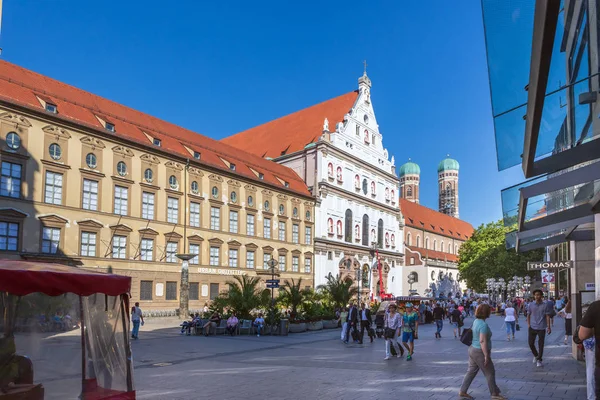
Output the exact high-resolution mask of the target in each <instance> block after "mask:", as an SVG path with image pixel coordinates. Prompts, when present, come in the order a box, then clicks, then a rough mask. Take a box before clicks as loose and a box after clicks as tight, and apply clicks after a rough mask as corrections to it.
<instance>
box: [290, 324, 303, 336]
mask: <svg viewBox="0 0 600 400" xmlns="http://www.w3.org/2000/svg"><path fill="white" fill-rule="evenodd" d="M300 332H306V323H304V322H300V323H290V333H300Z"/></svg>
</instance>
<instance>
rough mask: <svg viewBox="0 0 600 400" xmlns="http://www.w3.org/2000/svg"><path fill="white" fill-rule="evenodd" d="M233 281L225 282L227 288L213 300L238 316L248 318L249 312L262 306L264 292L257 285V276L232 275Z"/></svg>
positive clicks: (258, 282)
mask: <svg viewBox="0 0 600 400" xmlns="http://www.w3.org/2000/svg"><path fill="white" fill-rule="evenodd" d="M233 278H234V280H233V281H228V282H226V284H227V286H228V290H227V291H226V292H224V293H221V295H220V296H219V298H218V299H216V300H215V302H217V303H220V304H223V305H225V306H226V307H229V308H230V309H231V311H234V312H235V313H236V314H237V315H238V317H239V318H250V317H251V315H250V312H251V311H252V310H254V309H256V308H259V307H262V306H264V305H265V304H264V302H265V300H268V299H266V298H265V294H264V292H263V290H262V289H261V288H260V287H259V284H260V277H258V276H247V275H242V276H234V277H233Z"/></svg>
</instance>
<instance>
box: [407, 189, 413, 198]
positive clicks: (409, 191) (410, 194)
mask: <svg viewBox="0 0 600 400" xmlns="http://www.w3.org/2000/svg"><path fill="white" fill-rule="evenodd" d="M412 195H413V193H412V186H408V187H407V188H406V197H412Z"/></svg>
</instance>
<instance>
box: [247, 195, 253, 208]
mask: <svg viewBox="0 0 600 400" xmlns="http://www.w3.org/2000/svg"><path fill="white" fill-rule="evenodd" d="M248 206H250V207H254V199H253V198H252V196H248Z"/></svg>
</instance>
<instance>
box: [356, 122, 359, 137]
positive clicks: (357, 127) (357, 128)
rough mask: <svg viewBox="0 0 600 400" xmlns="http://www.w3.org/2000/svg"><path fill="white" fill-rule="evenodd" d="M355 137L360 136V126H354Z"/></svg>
mask: <svg viewBox="0 0 600 400" xmlns="http://www.w3.org/2000/svg"><path fill="white" fill-rule="evenodd" d="M356 136H360V126H359V125H358V124H357V125H356Z"/></svg>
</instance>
